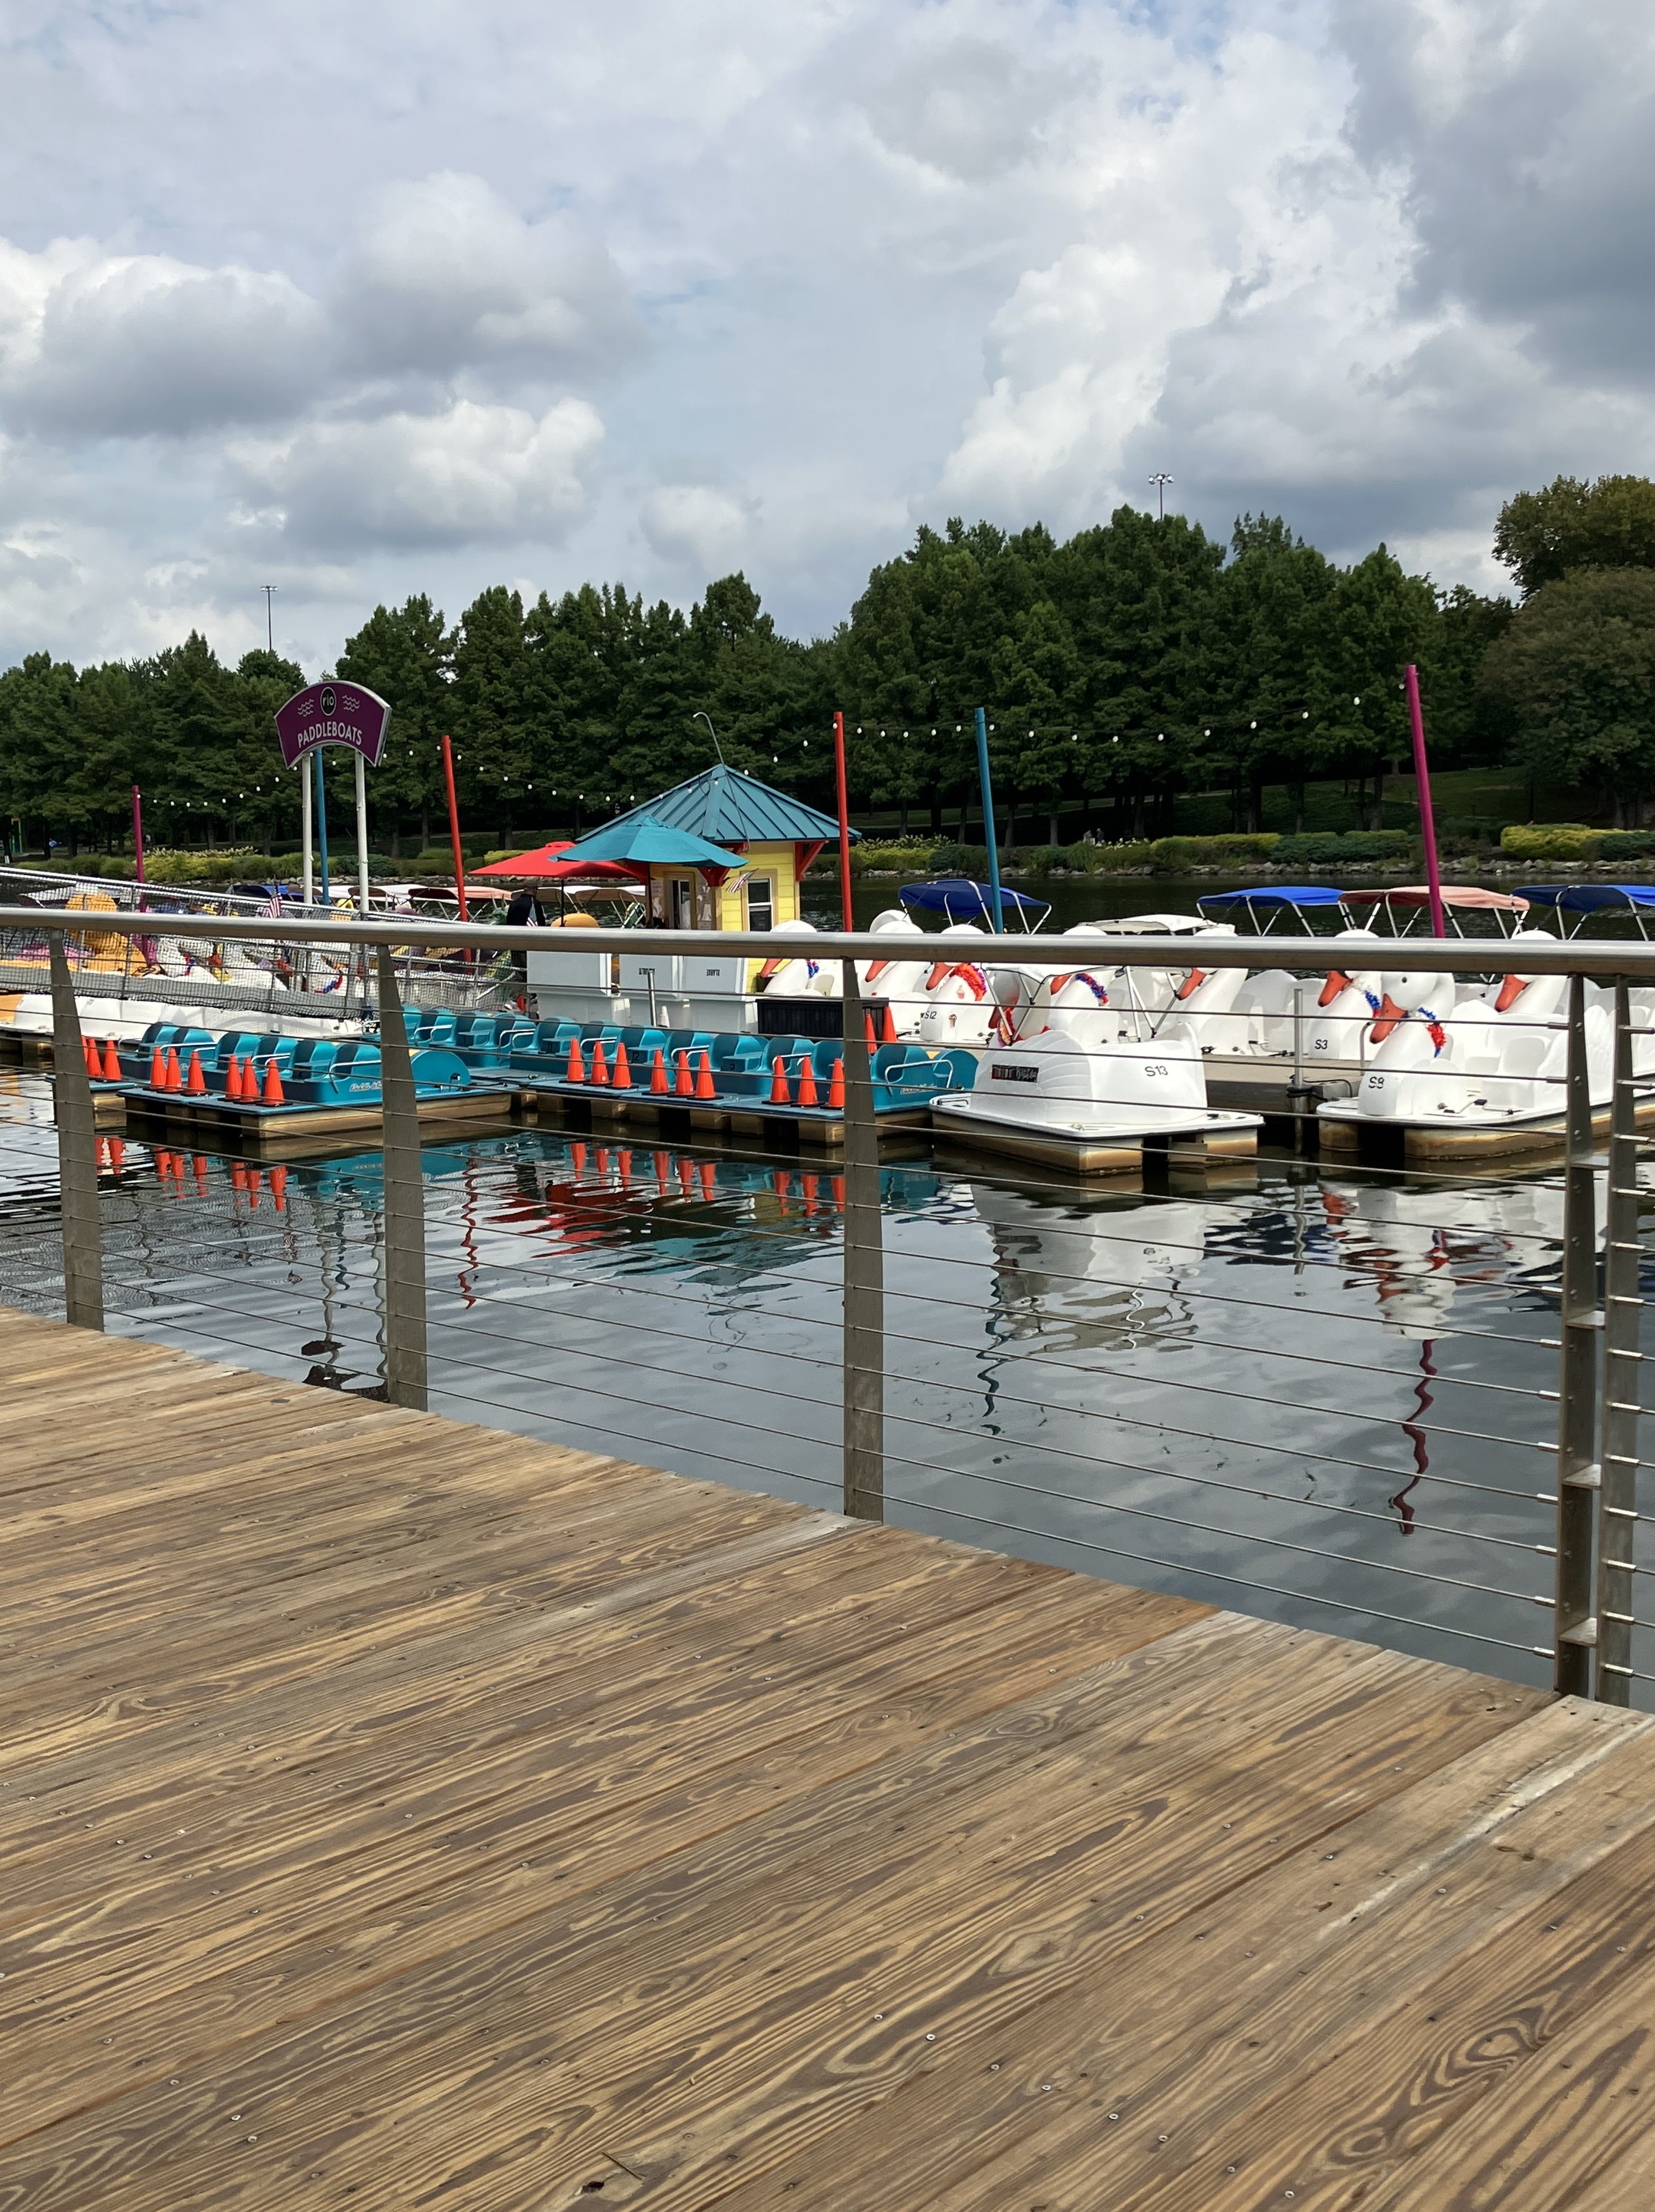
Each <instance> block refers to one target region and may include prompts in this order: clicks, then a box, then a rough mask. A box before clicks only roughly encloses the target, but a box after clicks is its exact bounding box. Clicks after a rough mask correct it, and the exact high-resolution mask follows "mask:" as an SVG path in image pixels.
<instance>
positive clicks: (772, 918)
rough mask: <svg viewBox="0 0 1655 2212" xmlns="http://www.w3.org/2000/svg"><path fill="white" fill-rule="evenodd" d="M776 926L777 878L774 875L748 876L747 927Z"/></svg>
mask: <svg viewBox="0 0 1655 2212" xmlns="http://www.w3.org/2000/svg"><path fill="white" fill-rule="evenodd" d="M775 926H776V878H775V877H774V876H749V877H748V878H747V927H748V928H749V929H772V928H774V927H775Z"/></svg>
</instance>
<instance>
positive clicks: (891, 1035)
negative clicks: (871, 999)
mask: <svg viewBox="0 0 1655 2212" xmlns="http://www.w3.org/2000/svg"><path fill="white" fill-rule="evenodd" d="M879 1042H880V1043H881V1044H895V1043H896V1042H897V1019H896V1016H895V1015H894V1014H893V1013H892V1012H891V1009H890V1007H889V1006H887V1007H886V1008H885V1019H884V1021H882V1022H881V1023H880V1024H879Z"/></svg>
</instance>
